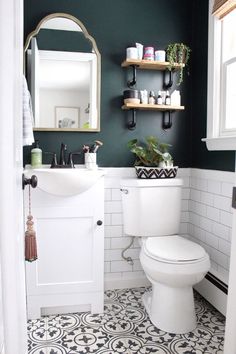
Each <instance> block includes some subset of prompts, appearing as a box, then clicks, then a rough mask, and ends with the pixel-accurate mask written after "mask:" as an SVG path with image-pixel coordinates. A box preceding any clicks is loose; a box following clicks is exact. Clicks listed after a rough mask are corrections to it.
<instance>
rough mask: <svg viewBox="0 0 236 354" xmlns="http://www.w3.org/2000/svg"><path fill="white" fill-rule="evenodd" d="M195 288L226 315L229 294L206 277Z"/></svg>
mask: <svg viewBox="0 0 236 354" xmlns="http://www.w3.org/2000/svg"><path fill="white" fill-rule="evenodd" d="M194 289H195V290H197V292H199V294H201V295H202V296H203V297H204V298H205V299H206V300H207V301H209V302H210V304H212V305H213V306H214V307H215V308H216V309H217V310H218V311H220V312H221V313H222V314H223V315H224V316H225V315H226V307H227V295H226V294H225V293H224V292H223V291H221V290H220V289H218V288H217V287H216V286H215V285H214V284H212V283H211V282H210V281H209V280H207V279H206V278H204V279H203V280H202V281H201V282H200V283H198V284H197V285H195V286H194Z"/></svg>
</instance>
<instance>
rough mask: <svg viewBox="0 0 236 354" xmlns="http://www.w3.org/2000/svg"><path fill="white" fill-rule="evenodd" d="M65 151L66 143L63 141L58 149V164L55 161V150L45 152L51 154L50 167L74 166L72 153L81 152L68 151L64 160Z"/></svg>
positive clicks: (77, 153)
mask: <svg viewBox="0 0 236 354" xmlns="http://www.w3.org/2000/svg"><path fill="white" fill-rule="evenodd" d="M66 151H67V145H66V144H64V143H61V149H60V158H59V164H58V163H57V155H56V153H55V152H46V154H50V155H52V162H51V166H50V168H74V167H75V166H74V161H73V156H74V155H79V154H81V152H79V151H78V152H70V153H69V156H68V160H67V162H66Z"/></svg>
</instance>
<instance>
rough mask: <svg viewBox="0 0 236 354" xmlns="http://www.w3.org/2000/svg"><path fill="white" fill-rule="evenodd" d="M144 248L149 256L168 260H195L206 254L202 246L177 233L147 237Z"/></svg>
mask: <svg viewBox="0 0 236 354" xmlns="http://www.w3.org/2000/svg"><path fill="white" fill-rule="evenodd" d="M144 248H145V251H146V254H148V255H150V257H153V258H156V259H162V260H165V261H169V262H187V261H196V260H199V259H201V258H203V257H205V255H206V252H205V250H204V248H203V247H201V246H200V245H198V244H197V243H194V242H192V241H190V240H187V239H185V238H183V237H180V236H177V235H176V236H163V237H149V238H147V240H146V241H145V245H144Z"/></svg>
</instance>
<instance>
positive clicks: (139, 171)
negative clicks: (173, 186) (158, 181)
mask: <svg viewBox="0 0 236 354" xmlns="http://www.w3.org/2000/svg"><path fill="white" fill-rule="evenodd" d="M135 171H136V175H137V177H138V178H175V177H176V175H177V171H178V166H173V167H164V168H163V167H146V166H135Z"/></svg>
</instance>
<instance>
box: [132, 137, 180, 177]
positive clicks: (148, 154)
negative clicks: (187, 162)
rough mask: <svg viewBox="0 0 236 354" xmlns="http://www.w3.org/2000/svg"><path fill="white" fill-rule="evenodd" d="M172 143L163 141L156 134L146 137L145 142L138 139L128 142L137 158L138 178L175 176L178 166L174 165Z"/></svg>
mask: <svg viewBox="0 0 236 354" xmlns="http://www.w3.org/2000/svg"><path fill="white" fill-rule="evenodd" d="M170 146H171V145H169V144H165V143H161V142H159V141H158V139H157V138H156V137H154V136H148V137H146V140H145V143H144V144H140V143H139V141H138V140H137V139H132V140H130V141H129V142H128V148H129V149H130V151H131V152H133V153H134V154H135V155H136V157H137V159H136V161H135V170H136V175H137V177H138V178H173V177H176V174H177V170H178V167H176V166H175V167H173V159H172V156H171V155H170V153H169V152H168V149H169V147H170Z"/></svg>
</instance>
